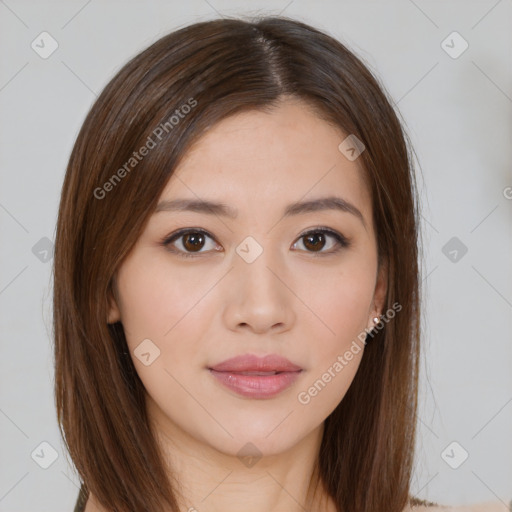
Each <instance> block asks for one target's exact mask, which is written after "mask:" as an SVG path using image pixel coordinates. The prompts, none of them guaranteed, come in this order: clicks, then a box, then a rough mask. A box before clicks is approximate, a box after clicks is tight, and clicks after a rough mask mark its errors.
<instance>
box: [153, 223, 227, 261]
mask: <svg viewBox="0 0 512 512" xmlns="http://www.w3.org/2000/svg"><path fill="white" fill-rule="evenodd" d="M208 239H209V240H211V241H212V242H210V247H207V249H213V250H215V247H217V246H216V244H215V243H213V238H212V237H211V236H210V235H209V234H208V233H207V232H206V231H203V230H200V229H184V230H181V231H178V232H177V233H174V234H173V235H171V236H169V237H168V238H166V239H165V240H164V241H163V242H162V244H163V245H164V246H165V247H166V248H167V249H168V250H169V251H170V252H173V253H176V254H178V255H179V256H184V257H192V258H193V257H194V256H196V255H197V256H200V255H201V254H202V253H205V252H210V251H209V250H202V249H203V248H204V247H205V246H207V245H208V244H207V240H208Z"/></svg>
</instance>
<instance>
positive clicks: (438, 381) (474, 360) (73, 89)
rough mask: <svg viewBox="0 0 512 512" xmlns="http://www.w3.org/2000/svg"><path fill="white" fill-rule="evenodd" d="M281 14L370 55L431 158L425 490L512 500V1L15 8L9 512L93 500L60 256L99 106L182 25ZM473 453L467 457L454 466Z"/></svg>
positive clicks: (9, 122)
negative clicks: (61, 313)
mask: <svg viewBox="0 0 512 512" xmlns="http://www.w3.org/2000/svg"><path fill="white" fill-rule="evenodd" d="M278 13H282V14H285V15H287V16H291V17H295V18H298V19H301V20H303V21H305V22H307V23H311V24H313V25H316V26H317V27H319V28H321V29H324V30H327V31H328V32H329V33H331V35H333V36H335V37H337V38H339V39H340V40H341V41H342V42H344V43H345V44H347V45H348V46H349V47H350V48H352V50H354V51H355V52H356V53H357V54H358V55H359V56H360V57H361V58H363V59H364V60H365V62H366V63H367V64H368V65H369V66H370V67H371V69H372V70H373V71H374V72H375V73H376V74H377V75H378V76H379V78H380V80H381V82H382V83H383V84H384V86H385V87H386V88H387V89H388V90H389V92H390V94H391V96H392V97H393V99H394V101H395V102H396V104H397V109H399V111H400V113H401V115H402V117H403V119H404V123H405V125H406V129H407V130H408V132H409V133H410V136H411V138H412V141H413V145H414V148H415V151H416V154H417V157H418V160H419V164H420V166H421V168H420V167H419V166H417V167H418V169H417V173H418V180H419V184H420V188H421V199H422V203H423V213H422V231H423V237H424V245H425V247H424V251H425V252H424V258H423V262H422V272H423V285H424V287H425V289H424V293H423V298H424V322H423V333H424V345H423V360H422V368H421V372H422V374H421V396H420V412H419V417H418V428H419V436H418V445H417V448H418V449H417V455H416V470H415V476H414V480H413V491H414V492H416V493H417V494H418V495H419V496H420V497H423V498H428V499H431V500H435V501H438V502H441V503H446V504H462V503H471V502H480V501H497V500H501V501H503V502H508V500H510V499H511V498H512V436H511V433H512V429H511V426H512V372H511V367H512V343H511V334H510V333H511V331H512V321H511V318H512V315H511V310H512V275H511V274H512V272H511V262H512V260H511V254H512V250H511V249H512V229H511V224H512V223H511V209H512V173H511V164H510V162H511V152H512V149H511V147H512V146H511V140H512V139H511V134H512V133H511V132H512V127H511V112H512V87H511V85H512V69H511V67H512V51H511V50H512V23H511V22H512V2H511V1H510V0H498V1H497V0H473V1H467V0H466V1H426V0H422V1H420V0H414V1H413V0H396V1H387V2H381V1H375V2H370V1H358V2H355V1H338V2H335V1H324V2H313V1H306V0H293V1H289V0H283V1H269V2H264V1H262V2H258V1H254V2H247V1H245V2H235V1H222V0H208V1H206V0H188V1H187V2H181V1H180V2H163V1H139V2H134V1H122V2H121V1H103V2H102V1H100V0H92V1H89V2H87V1H84V0H79V1H74V0H73V1H66V2H64V1H39V2H36V1H32V2H29V1H21V0H5V1H0V43H1V46H0V47H1V52H2V58H1V63H0V112H1V123H0V130H1V134H0V165H1V185H2V186H1V188H0V229H1V237H2V238H1V240H2V244H1V256H0V257H1V260H0V269H1V271H0V312H1V333H2V337H1V341H2V355H3V356H2V358H1V360H0V369H1V383H2V385H1V388H0V432H1V445H0V446H1V453H0V459H1V461H2V464H1V469H0V511H12V512H18V511H19V512H21V511H24V512H27V511H36V510H37V511H39V512H42V511H52V512H56V511H63V512H70V511H71V510H72V507H73V505H74V502H75V499H76V496H77V493H78V487H77V482H78V479H77V477H76V475H75V473H74V469H73V466H72V464H71V463H70V461H69V458H68V457H67V455H66V453H65V451H64V449H63V444H62V441H61V439H60V436H59V432H58V429H57V423H56V418H55V411H54V403H53V354H52V341H51V322H50V320H51V304H50V300H51V287H50V279H51V264H52V260H51V252H48V248H51V241H52V240H53V239H54V229H55V221H56V214H57V207H58V198H59V193H60V187H61V184H62V179H63V176H64V171H65V166H66V163H67V159H68V157H69V154H70V151H71V148H72V144H73V142H74V139H75V137H76V135H77V132H78V129H79V127H80V125H81V123H82V121H83V119H84V116H85V114H86V112H87V110H88V109H89V107H90V105H91V104H92V102H93V101H94V100H95V97H96V96H97V94H98V93H99V92H100V91H101V89H102V88H103V87H104V86H105V85H106V82H107V81H108V80H109V78H110V77H111V76H112V75H113V74H114V72H115V71H117V70H118V69H119V68H120V67H121V66H122V65H123V64H124V63H125V62H126V61H127V60H128V59H129V58H130V57H131V56H133V55H134V54H136V53H138V52H139V51H140V50H141V49H143V48H145V47H146V46H148V45H149V44H150V43H152V42H153V41H155V40H156V39H158V38H159V37H160V36H162V35H164V34H166V33H167V32H169V31H171V30H173V29H175V28H177V27H180V26H182V25H185V24H189V23H192V22H195V21H200V20H206V19H211V18H215V17H218V16H219V15H230V16H237V15H243V14H253V15H255V14H278ZM43 31H47V32H49V33H50V34H51V36H52V37H53V38H54V39H55V40H56V41H57V43H58V48H57V50H56V51H55V52H54V53H53V54H52V55H51V56H49V57H48V58H46V59H43V58H42V57H41V56H40V55H39V54H38V53H36V51H34V50H33V49H32V48H31V43H32V41H34V40H35V42H36V43H38V41H39V43H38V44H39V45H40V46H42V43H41V42H40V38H39V37H38V36H39V34H40V33H41V32H43ZM453 31H457V32H458V33H459V34H460V35H461V36H462V38H464V40H466V41H467V43H468V44H469V47H468V48H467V50H466V51H464V52H463V53H462V54H461V55H459V56H458V57H457V58H453V57H452V56H450V55H449V54H448V53H447V52H446V51H445V49H448V50H449V51H451V52H452V53H453V52H459V51H460V49H461V48H462V46H461V41H460V40H457V39H454V38H453V36H451V37H450V38H448V40H447V41H446V43H444V44H443V43H442V42H443V40H445V39H446V38H447V37H448V36H449V35H450V34H451V33H452V32H453ZM447 46H451V47H452V48H451V50H450V49H449V48H447ZM49 47H50V46H49V40H46V43H45V48H46V49H48V48H49ZM453 237H456V240H452V241H451V242H450V240H451V239H452V238H453ZM446 244H448V245H446ZM464 247H466V248H467V253H465V254H463V248H464ZM454 250H455V251H456V252H453V251H454ZM461 256H462V257H461ZM42 442H47V443H49V444H50V445H51V446H52V447H53V448H54V449H55V450H56V455H57V459H56V460H55V461H54V462H53V463H52V464H51V465H50V466H49V467H48V468H47V469H43V468H42V467H41V464H42V465H44V464H49V463H50V462H52V459H51V449H49V448H48V447H47V446H46V445H43V446H42V447H41V446H40V443H42ZM452 442H456V443H458V444H456V445H452V446H450V447H449V445H450V444H451V443H452ZM447 447H449V448H448V450H447V451H446V448H447ZM452 449H453V451H452ZM34 450H35V451H34ZM463 450H465V451H467V452H468V454H469V457H468V458H467V460H466V461H465V462H464V463H463V464H461V465H460V466H459V467H458V468H457V469H454V468H452V467H450V465H449V464H448V462H449V463H450V464H451V465H452V466H455V465H458V464H459V463H460V461H461V460H462V456H463V454H464V452H463ZM31 454H33V455H31ZM503 510H505V507H504V508H503Z"/></svg>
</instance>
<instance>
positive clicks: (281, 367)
mask: <svg viewBox="0 0 512 512" xmlns="http://www.w3.org/2000/svg"><path fill="white" fill-rule="evenodd" d="M210 369H211V370H215V371H217V372H237V373H241V372H264V373H270V372H274V373H277V372H296V371H299V370H302V368H301V367H300V366H297V365H296V364H293V363H291V362H290V361H288V359H286V358H285V357H282V356H279V355H277V354H270V355H268V356H264V357H259V356H255V355H252V354H245V355H243V356H237V357H233V358H231V359H227V360H226V361H223V362H222V363H219V364H216V365H214V366H211V367H210Z"/></svg>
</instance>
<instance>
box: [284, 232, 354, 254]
mask: <svg viewBox="0 0 512 512" xmlns="http://www.w3.org/2000/svg"><path fill="white" fill-rule="evenodd" d="M326 237H327V238H331V239H334V242H333V243H332V244H331V250H328V251H322V249H324V247H325V243H326V242H325V240H326ZM301 240H304V241H303V242H302V245H303V246H304V247H306V248H307V252H313V253H319V254H324V253H326V254H332V253H335V252H338V251H339V250H340V249H342V248H345V247H348V246H349V242H348V240H347V239H346V238H345V237H344V236H343V235H341V234H340V233H337V232H336V231H332V230H330V229H325V228H317V229H314V230H311V231H308V232H307V233H304V234H303V235H301V236H300V237H299V241H301ZM299 241H297V242H295V243H294V244H293V246H295V245H296V244H298V243H299ZM336 245H337V246H338V247H336ZM333 246H334V247H335V248H334V249H333V250H332V247H333ZM311 249H312V250H311ZM315 256H316V254H315Z"/></svg>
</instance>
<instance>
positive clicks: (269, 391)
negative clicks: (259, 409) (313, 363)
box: [210, 369, 302, 398]
mask: <svg viewBox="0 0 512 512" xmlns="http://www.w3.org/2000/svg"><path fill="white" fill-rule="evenodd" d="M301 371H302V370H299V371H296V372H282V373H276V374H275V375H242V374H240V373H229V372H217V371H215V370H212V369H210V373H211V374H212V375H213V376H214V377H215V378H216V379H217V380H218V381H219V382H220V383H221V384H224V386H226V387H227V388H228V389H231V390H232V391H234V392H235V393H238V394H239V395H242V396H246V397H249V398H272V397H274V396H276V395H278V394H279V393H281V392H282V391H284V390H285V389H287V388H288V387H290V386H291V385H292V384H293V383H294V382H295V380H296V379H297V378H298V376H299V374H300V373H301Z"/></svg>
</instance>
